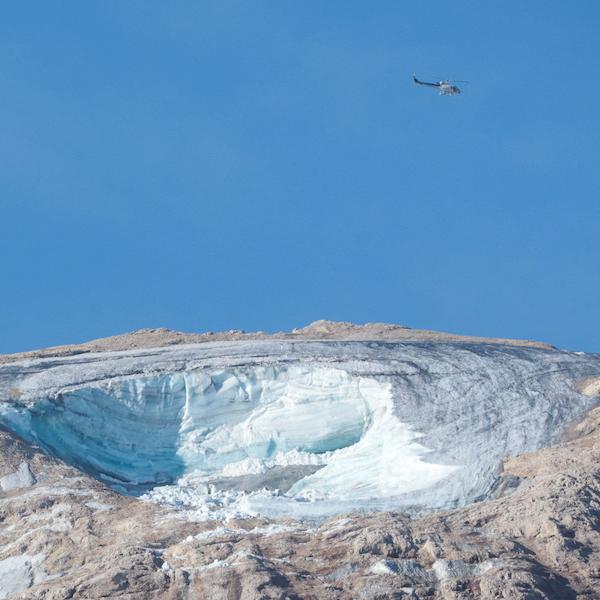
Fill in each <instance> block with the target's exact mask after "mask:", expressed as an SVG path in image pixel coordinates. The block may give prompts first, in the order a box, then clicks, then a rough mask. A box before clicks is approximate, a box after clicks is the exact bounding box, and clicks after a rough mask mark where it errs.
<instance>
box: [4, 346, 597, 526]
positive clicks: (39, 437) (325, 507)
mask: <svg viewBox="0 0 600 600" xmlns="http://www.w3.org/2000/svg"><path fill="white" fill-rule="evenodd" d="M598 373H600V357H599V356H597V355H584V354H579V353H568V352H560V351H555V350H548V349H538V348H519V347H514V346H503V345H491V344H464V343H462V344H461V343H397V342H343V341H328V342H308V341H306V342H289V341H241V342H220V343H205V344H197V345H187V346H178V347H169V348H156V349H149V350H148V349H147V350H134V351H127V352H103V353H97V354H86V355H83V356H73V357H66V358H48V359H37V360H29V361H21V362H15V363H12V364H8V365H4V366H0V400H1V402H0V416H1V419H2V422H3V423H4V424H5V425H6V426H8V427H10V428H11V429H13V430H15V431H17V432H18V433H19V434H20V435H21V436H23V437H24V438H26V439H28V440H30V441H35V442H37V443H39V444H40V445H41V446H42V447H43V448H45V449H46V450H47V451H48V452H50V453H52V454H54V455H56V456H58V457H60V458H61V459H63V460H65V461H66V462H69V463H71V464H74V465H76V466H79V467H80V468H82V469H83V470H85V471H87V472H89V473H92V474H94V475H95V476H96V477H98V478H100V479H102V480H104V481H106V482H108V483H110V484H111V485H113V486H114V487H115V488H116V489H120V490H123V491H127V492H130V493H140V492H146V493H147V496H146V497H147V498H149V499H151V500H155V501H160V502H165V503H168V504H172V505H174V506H181V507H185V508H188V509H189V510H191V511H194V512H193V514H195V515H197V516H198V517H199V518H206V517H210V516H222V515H224V514H225V515H228V514H257V513H258V514H267V515H269V516H273V515H290V516H321V515H326V514H331V513H335V512H342V511H347V510H351V509H373V508H380V509H384V508H385V509H391V508H394V509H403V510H417V511H418V510H424V509H425V510H427V509H434V508H445V507H451V506H456V505H460V504H465V503H468V502H471V501H474V500H477V499H481V498H483V497H485V496H486V495H488V494H489V493H490V492H491V490H492V489H493V487H494V484H495V481H496V479H497V474H498V469H499V468H500V466H501V462H502V459H503V458H505V457H506V456H510V455H516V454H519V453H522V452H526V451H531V450H535V449H537V448H540V447H542V446H545V445H548V444H549V443H551V442H552V441H555V440H556V439H557V438H558V437H559V435H560V433H561V431H562V430H563V429H564V427H565V425H566V424H567V423H569V422H570V421H572V420H573V419H575V418H576V417H578V416H579V415H581V414H582V413H583V412H585V411H586V410H587V409H589V408H591V407H592V405H593V403H594V402H595V400H594V398H593V397H590V396H585V395H582V394H580V393H579V392H578V391H577V383H578V382H580V381H582V380H584V379H585V378H587V377H592V376H596V375H598Z"/></svg>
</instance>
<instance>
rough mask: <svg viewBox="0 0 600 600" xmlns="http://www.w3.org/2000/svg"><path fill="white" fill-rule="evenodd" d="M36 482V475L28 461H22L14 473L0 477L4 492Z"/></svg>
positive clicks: (0, 484)
mask: <svg viewBox="0 0 600 600" xmlns="http://www.w3.org/2000/svg"><path fill="white" fill-rule="evenodd" d="M34 484H35V477H34V476H33V473H32V472H31V469H30V468H29V465H28V464H27V463H26V462H22V463H21V464H20V465H19V468H18V469H17V470H16V471H15V472H14V473H11V474H10V475H5V476H4V477H0V489H1V490H2V491H3V492H10V491H12V490H18V489H20V488H24V487H31V486H32V485H34Z"/></svg>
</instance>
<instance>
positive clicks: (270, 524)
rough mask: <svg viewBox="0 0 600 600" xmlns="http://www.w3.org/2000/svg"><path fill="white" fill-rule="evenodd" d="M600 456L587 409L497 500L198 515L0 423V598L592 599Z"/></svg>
mask: <svg viewBox="0 0 600 600" xmlns="http://www.w3.org/2000/svg"><path fill="white" fill-rule="evenodd" d="M21 358H22V357H21ZM595 381H597V379H596V378H590V377H588V378H586V379H585V381H583V382H581V383H580V385H581V386H583V387H582V388H581V391H582V393H585V394H588V395H590V397H592V396H593V394H597V393H598V392H597V391H596V387H594V385H595V384H594V382H595ZM599 459H600V408H595V409H593V410H591V411H589V412H588V413H587V414H586V415H585V416H584V417H583V418H582V419H580V420H578V421H577V422H576V423H573V424H572V426H571V427H570V428H569V429H568V430H567V431H565V432H564V436H563V441H561V442H559V443H556V444H554V445H551V446H549V447H547V448H543V449H540V450H538V451H536V452H533V453H529V454H523V455H520V456H513V457H507V458H506V460H505V461H504V465H503V472H502V476H501V477H500V480H499V482H498V485H497V487H496V490H495V494H494V498H492V499H488V500H486V501H483V502H477V503H474V504H470V505H469V506H466V507H463V508H459V509H455V510H450V511H444V512H437V513H434V514H428V515H424V516H420V517H411V516H409V515H408V514H402V513H393V512H375V513H370V514H357V513H352V514H346V515H338V516H336V517H334V518H331V519H329V520H327V521H325V522H321V523H314V522H313V523H309V522H302V521H294V520H291V519H279V520H276V521H275V520H270V519H267V518H253V519H238V520H235V519H230V520H228V521H227V522H215V521H212V522H193V521H189V520H187V519H185V518H183V517H182V515H181V514H180V513H179V512H177V511H174V510H171V509H167V508H163V507H160V506H158V505H156V504H153V503H150V502H145V501H142V500H140V499H137V498H133V497H128V496H123V495H120V494H118V493H116V492H114V491H113V490H111V489H110V488H108V487H107V486H105V485H104V484H102V483H100V482H99V481H97V480H96V479H93V478H91V477H89V476H87V475H86V474H84V473H82V472H81V471H80V470H78V469H75V468H73V467H70V466H67V465H66V464H64V463H62V462H61V461H59V460H57V459H55V458H52V457H50V456H48V455H47V454H46V453H44V452H42V451H41V450H40V449H39V448H37V447H35V446H34V445H32V444H30V443H27V442H25V441H24V440H22V439H20V438H19V437H18V436H17V435H16V434H15V433H13V432H12V431H10V430H8V429H4V428H1V427H0V485H1V491H0V598H8V597H10V598H18V599H22V600H23V599H28V600H33V599H40V600H42V599H44V600H47V599H53V600H58V599H63V598H74V599H93V598H112V597H115V598H129V599H138V598H139V599H146V598H148V599H152V598H161V599H162V598H165V599H173V600H175V599H181V600H183V599H195V598H207V599H211V600H212V599H215V600H218V599H221V598H222V599H227V600H232V599H236V598H240V599H255V598H264V599H268V598H272V599H284V598H289V599H297V598H306V599H323V598H332V599H339V600H342V599H355V598H364V599H384V598H412V599H420V598H432V599H433V598H444V599H479V598H482V599H492V598H494V599H496V598H506V599H513V598H514V599H536V598H540V599H548V600H551V599H552V600H553V599H561V598H564V599H571V598H573V599H574V598H586V599H590V600H591V599H595V598H599V597H600V460H599ZM366 508H368V507H366Z"/></svg>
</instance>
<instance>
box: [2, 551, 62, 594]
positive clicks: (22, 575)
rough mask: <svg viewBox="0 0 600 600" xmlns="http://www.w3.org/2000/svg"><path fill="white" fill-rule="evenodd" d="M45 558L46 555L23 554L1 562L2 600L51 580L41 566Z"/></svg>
mask: <svg viewBox="0 0 600 600" xmlns="http://www.w3.org/2000/svg"><path fill="white" fill-rule="evenodd" d="M44 558H46V557H45V555H44V554H35V555H33V556H29V555H27V554H22V555H20V556H11V557H10V558H5V559H4V560H0V600H1V599H3V598H8V597H10V596H12V595H13V594H17V593H18V592H23V591H25V590H27V589H29V588H30V587H31V586H33V585H36V584H37V583H41V582H42V581H46V580H47V579H50V578H51V577H49V576H48V575H47V574H46V572H45V571H44V569H43V568H42V566H41V565H42V562H43V560H44Z"/></svg>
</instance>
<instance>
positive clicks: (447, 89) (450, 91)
mask: <svg viewBox="0 0 600 600" xmlns="http://www.w3.org/2000/svg"><path fill="white" fill-rule="evenodd" d="M412 78H413V81H414V82H415V84H416V85H426V86H428V87H434V88H438V89H439V90H440V95H441V96H458V94H462V90H461V89H460V88H459V87H458V86H456V85H454V84H455V83H469V82H468V81H438V82H437V83H429V82H427V81H419V80H418V79H417V76H416V75H415V74H414V73H413V76H412Z"/></svg>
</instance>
